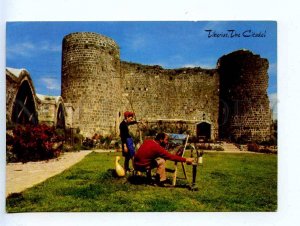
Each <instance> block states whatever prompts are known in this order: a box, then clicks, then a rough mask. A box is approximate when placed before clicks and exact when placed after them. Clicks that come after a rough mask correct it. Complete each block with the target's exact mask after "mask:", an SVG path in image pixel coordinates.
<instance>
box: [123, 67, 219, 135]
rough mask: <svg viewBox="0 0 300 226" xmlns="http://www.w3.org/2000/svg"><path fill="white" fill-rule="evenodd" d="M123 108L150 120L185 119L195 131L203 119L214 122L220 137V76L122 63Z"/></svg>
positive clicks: (213, 73)
mask: <svg viewBox="0 0 300 226" xmlns="http://www.w3.org/2000/svg"><path fill="white" fill-rule="evenodd" d="M121 78H122V79H121V81H122V108H121V109H122V111H125V110H134V111H135V112H136V115H137V117H138V118H139V119H144V120H147V121H150V122H151V121H152V122H153V121H159V120H161V121H169V122H171V121H173V122H174V123H176V122H178V121H182V122H185V123H187V125H188V126H189V130H190V131H191V133H192V134H194V135H196V126H197V124H198V123H200V122H207V123H209V124H211V127H212V133H211V138H212V139H215V138H217V137H218V112H219V91H218V88H219V76H218V73H217V71H216V70H206V69H201V68H181V69H163V68H162V67H160V66H145V65H141V64H134V63H128V62H122V63H121Z"/></svg>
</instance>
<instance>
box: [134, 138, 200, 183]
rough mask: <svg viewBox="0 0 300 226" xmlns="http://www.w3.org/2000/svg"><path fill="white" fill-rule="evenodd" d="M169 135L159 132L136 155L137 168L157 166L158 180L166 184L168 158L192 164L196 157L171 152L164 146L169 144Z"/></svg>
mask: <svg viewBox="0 0 300 226" xmlns="http://www.w3.org/2000/svg"><path fill="white" fill-rule="evenodd" d="M168 139H169V137H168V135H167V134H165V133H159V134H157V136H156V137H155V139H154V140H145V141H144V143H143V144H142V145H141V146H140V148H139V149H138V151H137V152H136V153H135V155H134V162H133V163H134V168H135V170H144V169H147V168H151V169H153V168H157V171H156V174H157V180H158V181H157V182H158V184H159V185H161V186H164V184H166V182H167V175H166V160H171V161H175V162H186V163H187V164H192V163H193V161H194V158H183V157H181V156H178V155H173V154H171V153H169V152H168V151H167V150H166V149H165V148H164V147H165V146H166V145H167V144H168Z"/></svg>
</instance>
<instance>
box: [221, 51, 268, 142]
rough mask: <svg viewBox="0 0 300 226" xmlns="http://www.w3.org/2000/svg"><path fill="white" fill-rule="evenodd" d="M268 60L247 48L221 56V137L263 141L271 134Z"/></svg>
mask: <svg viewBox="0 0 300 226" xmlns="http://www.w3.org/2000/svg"><path fill="white" fill-rule="evenodd" d="M268 67H269V62H268V60H267V59H264V58H261V57H260V56H259V55H254V54H253V53H252V52H250V51H247V50H239V51H235V52H233V53H230V54H228V55H225V56H223V57H221V58H220V59H219V61H218V70H219V73H220V101H221V108H220V122H219V123H220V137H221V138H229V139H233V140H239V139H242V140H252V141H263V140H267V139H268V138H269V136H270V126H271V111H270V107H269V99H268V96H267V87H268V73H267V70H268Z"/></svg>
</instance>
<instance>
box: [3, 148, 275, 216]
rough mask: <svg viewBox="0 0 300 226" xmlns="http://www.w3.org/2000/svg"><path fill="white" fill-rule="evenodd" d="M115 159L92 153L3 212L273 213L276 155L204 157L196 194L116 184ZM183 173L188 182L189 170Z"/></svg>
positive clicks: (181, 184) (11, 200) (13, 199)
mask: <svg viewBox="0 0 300 226" xmlns="http://www.w3.org/2000/svg"><path fill="white" fill-rule="evenodd" d="M116 155H120V153H95V152H93V153H91V154H89V155H88V156H87V157H86V158H85V159H83V160H82V161H81V162H79V163H78V164H76V165H74V166H73V167H71V168H70V169H68V170H66V171H64V172H63V173H61V174H59V175H57V176H55V177H52V178H50V179H48V180H47V181H45V182H43V183H41V184H39V185H37V186H35V187H33V188H30V189H27V190H26V191H24V192H22V193H17V194H12V195H10V196H9V197H8V198H7V200H6V209H7V212H52V211H55V212H61V211H63V212H120V211H121V212H128V211H129V212H135V211H138V212H154V211H155V212H157V211H159V212H165V211H168V212H171V211H178V212H179V211H180V212H186V211H193V212H197V211H251V212H253V211H276V210H277V155H266V154H229V153H220V152H214V153H205V155H204V158H203V165H201V166H198V171H197V172H198V174H197V186H198V188H199V191H190V190H189V189H188V188H187V185H188V184H187V182H186V180H180V179H178V181H177V184H178V186H177V187H175V188H161V187H155V186H151V185H146V184H144V183H132V181H131V180H128V178H125V177H124V178H116V177H114V161H115V156H116ZM169 166H170V167H169V168H171V166H173V162H169ZM179 166H180V165H179ZM186 169H187V173H188V176H189V179H190V180H191V178H192V166H186ZM181 174H182V171H181V167H179V173H178V177H182V175H181ZM169 176H171V174H170V175H169ZM129 179H130V178H129ZM141 179H142V178H140V181H142V180H141Z"/></svg>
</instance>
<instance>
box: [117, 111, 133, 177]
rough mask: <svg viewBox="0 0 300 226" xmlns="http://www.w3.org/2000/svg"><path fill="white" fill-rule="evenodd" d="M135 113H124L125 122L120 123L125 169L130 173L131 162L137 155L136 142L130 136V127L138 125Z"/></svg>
mask: <svg viewBox="0 0 300 226" xmlns="http://www.w3.org/2000/svg"><path fill="white" fill-rule="evenodd" d="M133 116H134V113H133V112H130V111H126V112H124V120H123V121H122V122H121V123H120V137H121V142H122V155H123V156H124V158H125V161H124V169H125V171H126V172H127V171H130V168H129V161H130V159H132V158H133V156H134V153H135V148H134V142H133V139H132V137H131V136H130V134H129V129H128V126H130V125H133V124H136V123H137V121H135V120H134V119H133Z"/></svg>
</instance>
